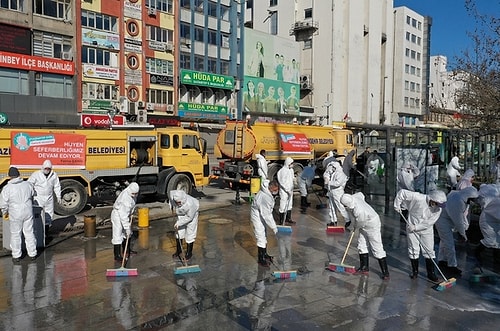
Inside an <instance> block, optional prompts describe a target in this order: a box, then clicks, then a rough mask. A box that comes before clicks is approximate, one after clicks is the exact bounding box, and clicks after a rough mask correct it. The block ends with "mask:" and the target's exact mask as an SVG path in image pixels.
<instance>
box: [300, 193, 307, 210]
mask: <svg viewBox="0 0 500 331" xmlns="http://www.w3.org/2000/svg"><path fill="white" fill-rule="evenodd" d="M307 207H308V206H307V198H306V197H300V212H301V213H302V214H305V213H306V211H307Z"/></svg>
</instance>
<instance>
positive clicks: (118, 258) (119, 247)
mask: <svg viewBox="0 0 500 331" xmlns="http://www.w3.org/2000/svg"><path fill="white" fill-rule="evenodd" d="M113 250H114V253H115V261H118V262H122V261H123V256H122V245H120V244H118V245H113Z"/></svg>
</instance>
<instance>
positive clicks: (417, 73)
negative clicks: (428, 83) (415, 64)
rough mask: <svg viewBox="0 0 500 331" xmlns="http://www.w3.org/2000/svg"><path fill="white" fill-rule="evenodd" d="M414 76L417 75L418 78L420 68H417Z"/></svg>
mask: <svg viewBox="0 0 500 331" xmlns="http://www.w3.org/2000/svg"><path fill="white" fill-rule="evenodd" d="M416 75H417V76H418V77H420V68H417V72H416Z"/></svg>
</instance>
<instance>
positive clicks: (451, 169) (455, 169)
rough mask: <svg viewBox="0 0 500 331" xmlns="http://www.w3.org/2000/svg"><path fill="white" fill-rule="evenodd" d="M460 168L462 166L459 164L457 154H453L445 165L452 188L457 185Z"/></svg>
mask: <svg viewBox="0 0 500 331" xmlns="http://www.w3.org/2000/svg"><path fill="white" fill-rule="evenodd" d="M460 170H462V167H461V166H460V163H459V160H458V156H456V155H455V156H454V157H452V158H451V161H450V163H448V166H447V167H446V175H447V176H448V182H449V184H450V186H451V189H452V190H454V189H455V188H456V186H457V176H460Z"/></svg>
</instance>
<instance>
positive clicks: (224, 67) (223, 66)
mask: <svg viewBox="0 0 500 331" xmlns="http://www.w3.org/2000/svg"><path fill="white" fill-rule="evenodd" d="M220 73H221V75H229V61H226V60H221V61H220Z"/></svg>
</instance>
